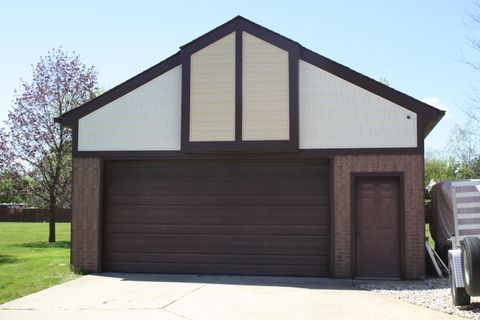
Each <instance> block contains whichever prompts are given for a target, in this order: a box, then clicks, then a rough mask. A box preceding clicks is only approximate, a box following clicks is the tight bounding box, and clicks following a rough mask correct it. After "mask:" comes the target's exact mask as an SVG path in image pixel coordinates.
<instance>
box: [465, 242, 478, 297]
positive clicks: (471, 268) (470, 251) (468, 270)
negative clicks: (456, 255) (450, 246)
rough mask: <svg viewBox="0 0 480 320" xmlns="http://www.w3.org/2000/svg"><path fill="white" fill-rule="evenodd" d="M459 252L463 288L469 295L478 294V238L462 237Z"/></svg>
mask: <svg viewBox="0 0 480 320" xmlns="http://www.w3.org/2000/svg"><path fill="white" fill-rule="evenodd" d="M461 252H462V255H461V257H462V274H463V282H464V283H465V289H466V290H467V292H468V294H469V295H471V296H478V295H480V238H477V237H468V238H465V239H463V241H462V242H461Z"/></svg>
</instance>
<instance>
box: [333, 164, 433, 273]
mask: <svg viewBox="0 0 480 320" xmlns="http://www.w3.org/2000/svg"><path fill="white" fill-rule="evenodd" d="M333 172H334V173H333V177H334V178H333V189H334V197H333V202H334V203H333V207H334V209H333V210H334V213H333V220H334V227H333V229H334V234H333V237H334V238H333V241H334V253H333V257H332V259H333V269H334V270H333V274H334V276H335V277H351V276H352V248H351V227H352V226H351V214H352V212H351V199H352V198H351V192H352V190H351V173H355V172H356V173H364V172H368V173H374V172H375V173H381V172H403V175H404V199H403V203H404V211H405V212H404V215H403V217H404V221H403V223H404V231H405V234H404V239H402V241H403V244H404V261H403V262H404V276H405V278H406V279H420V278H423V277H424V275H425V251H424V241H425V240H424V239H425V229H424V228H425V227H424V223H425V212H424V193H423V155H339V156H335V157H334V160H333Z"/></svg>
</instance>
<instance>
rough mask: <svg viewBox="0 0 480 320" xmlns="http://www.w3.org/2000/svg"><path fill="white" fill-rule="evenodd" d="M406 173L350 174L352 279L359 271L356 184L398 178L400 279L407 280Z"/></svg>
mask: <svg viewBox="0 0 480 320" xmlns="http://www.w3.org/2000/svg"><path fill="white" fill-rule="evenodd" d="M404 176H405V174H404V172H350V203H351V205H350V221H351V223H350V224H351V226H350V246H351V250H350V252H351V257H350V260H351V274H352V279H354V278H356V274H357V270H356V266H357V252H356V238H355V236H354V235H355V232H356V221H357V219H356V208H355V193H356V189H355V182H356V179H358V178H365V177H388V178H396V179H398V180H399V181H398V182H399V188H400V197H399V199H400V212H399V221H400V226H399V228H400V232H399V237H400V239H399V244H400V278H401V279H402V280H404V279H405V203H404V202H405V183H404Z"/></svg>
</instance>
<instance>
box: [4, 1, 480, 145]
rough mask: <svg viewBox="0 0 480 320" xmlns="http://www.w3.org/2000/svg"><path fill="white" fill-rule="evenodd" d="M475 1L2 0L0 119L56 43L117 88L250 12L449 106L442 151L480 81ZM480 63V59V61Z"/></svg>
mask: <svg viewBox="0 0 480 320" xmlns="http://www.w3.org/2000/svg"><path fill="white" fill-rule="evenodd" d="M472 1H473V0H390V1H385V0H362V1H359V0H358V1H356V0H336V1H331V0H317V1H300V0H297V1H281V0H275V1H261V0H256V1H249V0H243V1H237V2H230V1H227V0H224V1H206V0H205V1H146V0H145V1H144V0H135V1H121V0H116V1H99V0H97V1H90V0H83V1H64V0H62V1H49V0H44V1H22V0H16V1H6V2H4V3H2V6H1V7H0V43H1V46H0V126H3V125H4V124H3V121H5V120H6V119H7V115H8V111H9V110H10V109H11V106H12V98H13V95H14V90H15V89H18V88H19V86H20V83H21V81H20V79H23V80H25V81H27V82H28V81H31V76H32V64H35V63H36V62H37V61H38V60H39V57H41V56H45V55H47V54H48V51H49V50H51V49H53V48H58V47H62V48H63V49H64V50H67V51H70V52H73V51H74V52H75V53H77V54H79V55H80V58H81V60H82V61H83V62H84V63H85V64H87V65H89V66H90V65H93V66H94V67H95V68H96V70H97V71H98V74H99V84H100V85H101V86H102V87H103V88H105V89H110V88H112V87H114V86H116V85H118V84H120V83H122V82H124V81H125V80H128V79H129V78H131V77H133V76H134V75H136V74H138V73H140V72H142V71H143V70H145V69H147V68H149V67H151V66H153V65H154V64H156V63H158V62H160V61H161V60H163V59H165V58H167V57H168V56H170V55H172V54H174V53H176V52H177V51H178V50H179V47H180V46H181V45H183V44H186V43H187V42H189V41H191V40H193V39H195V38H197V37H198V36H200V35H202V34H204V33H206V32H208V31H210V30H211V29H213V28H215V27H217V26H219V25H221V24H222V23H224V22H226V21H228V20H230V19H231V18H233V17H235V16H237V15H242V16H243V17H245V18H247V19H249V20H252V21H254V22H256V23H258V24H260V25H263V26H264V27H267V28H269V29H271V30H273V31H276V32H278V33H280V34H282V35H284V36H286V37H289V38H291V39H293V40H295V41H297V42H299V43H300V44H302V45H303V46H304V47H306V48H309V49H311V50H313V51H315V52H317V53H319V54H321V55H324V56H326V57H328V58H330V59H333V60H335V61H337V62H339V63H341V64H343V65H346V66H347V67H349V68H351V69H354V70H356V71H358V72H360V73H363V74H365V75H367V76H369V77H371V78H373V79H377V80H378V79H381V78H385V79H387V80H388V81H389V83H390V86H391V87H393V88H395V89H397V90H400V91H402V92H404V93H406V94H408V95H410V96H413V97H415V98H417V99H419V100H422V101H425V102H427V103H429V104H432V105H434V106H436V107H439V108H441V109H443V110H446V111H447V114H446V116H445V117H444V118H443V119H442V121H441V122H440V123H439V124H438V125H437V127H436V128H435V129H434V130H433V131H432V132H431V133H430V135H429V136H428V137H427V139H426V141H425V148H426V150H427V151H441V150H442V149H443V148H444V147H445V145H446V143H447V141H448V139H449V136H450V132H451V129H452V128H453V127H454V126H455V125H456V124H458V125H464V124H465V122H466V121H467V117H466V115H465V112H464V111H465V110H466V109H468V107H469V106H471V105H472V102H471V97H472V95H473V94H474V90H475V89H480V82H479V80H480V71H474V70H472V68H471V67H470V66H469V65H468V64H467V63H465V60H470V61H475V59H476V58H477V57H480V51H475V50H473V49H472V48H471V46H470V45H469V39H472V38H480V29H479V27H480V25H479V27H477V28H475V26H474V25H472V23H471V21H470V19H469V16H468V14H469V13H472V12H473V5H472ZM477 60H479V61H480V59H477Z"/></svg>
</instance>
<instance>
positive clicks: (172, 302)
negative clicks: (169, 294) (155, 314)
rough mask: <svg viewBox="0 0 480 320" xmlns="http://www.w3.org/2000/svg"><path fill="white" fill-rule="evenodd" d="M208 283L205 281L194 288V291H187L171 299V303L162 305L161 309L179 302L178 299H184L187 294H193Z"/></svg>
mask: <svg viewBox="0 0 480 320" xmlns="http://www.w3.org/2000/svg"><path fill="white" fill-rule="evenodd" d="M207 284H208V283H204V284H202V285H201V286H198V287H197V288H195V289H193V290H192V291H190V292H187V293H185V294H184V295H183V296H181V297H178V298H177V299H175V300H173V301H170V302H169V303H167V304H166V305H164V306H163V307H161V308H160V309H165V308H166V307H168V306H171V305H172V304H174V303H175V302H177V301H178V300H180V299H183V298H185V297H186V296H188V295H191V294H192V293H194V292H196V291H198V290H200V289H202V288H203V287H205V286H206V285H207Z"/></svg>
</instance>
